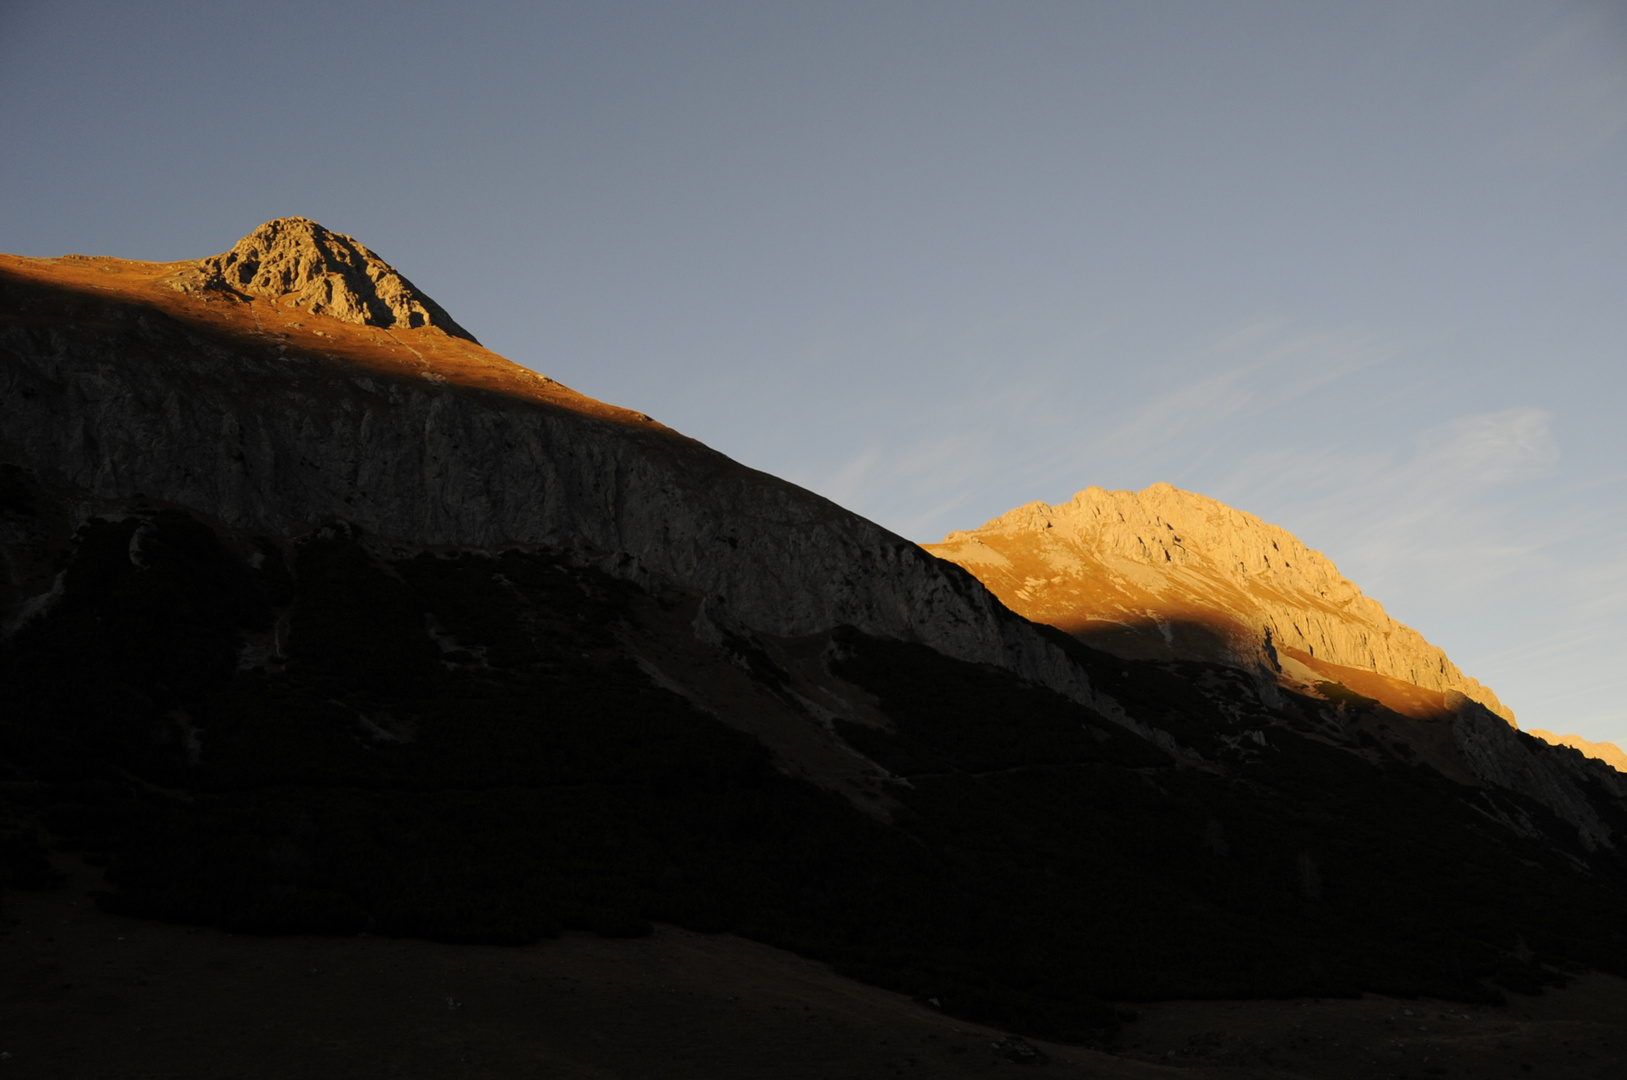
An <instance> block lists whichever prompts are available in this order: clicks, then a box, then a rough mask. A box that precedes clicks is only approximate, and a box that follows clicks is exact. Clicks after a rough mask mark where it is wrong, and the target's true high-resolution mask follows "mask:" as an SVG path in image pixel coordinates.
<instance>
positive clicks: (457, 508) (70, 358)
mask: <svg viewBox="0 0 1627 1080" xmlns="http://www.w3.org/2000/svg"><path fill="white" fill-rule="evenodd" d="M0 285H3V288H4V305H3V306H4V310H5V311H6V312H7V313H8V314H9V316H10V317H8V318H6V319H4V320H3V322H0V395H3V397H4V401H5V408H4V410H0V458H3V459H4V460H6V461H8V462H11V463H14V464H16V465H19V466H21V467H23V468H26V469H28V470H29V471H31V472H32V473H33V474H34V475H35V476H37V477H38V478H39V479H40V481H41V482H42V483H44V484H46V485H47V486H49V487H51V488H52V489H53V490H54V491H56V492H58V493H59V494H60V495H61V497H63V498H66V499H69V500H73V501H76V503H77V505H79V506H80V507H81V511H80V513H81V515H86V514H89V513H92V512H94V511H95V509H96V508H97V506H98V505H100V503H101V502H104V501H106V500H120V499H130V498H134V497H137V496H142V497H145V498H146V499H149V500H156V501H160V502H165V503H171V504H176V505H180V506H184V507H188V508H191V509H193V510H196V511H199V512H201V513H203V514H206V515H208V516H210V517H211V518H214V519H216V520H218V521H221V522H224V523H226V524H227V525H229V526H231V527H233V528H236V529H240V530H246V531H250V532H256V533H262V534H267V535H274V536H294V535H299V534H301V533H304V532H307V531H309V530H311V529H313V528H316V527H318V526H320V525H321V524H322V523H324V522H327V521H331V520H333V519H342V520H344V521H346V522H349V523H350V524H352V525H354V526H355V527H357V528H359V529H361V530H363V531H365V532H366V533H368V534H371V535H373V536H377V537H380V538H383V539H385V540H392V541H396V542H400V543H406V544H412V545H418V546H458V547H465V548H475V549H486V550H491V549H498V548H504V547H511V546H524V545H574V546H577V547H580V548H583V549H586V550H589V551H592V552H597V553H599V556H601V557H602V558H603V559H604V560H606V565H612V566H614V567H615V568H617V570H618V572H621V573H624V574H627V575H631V576H636V577H640V578H642V579H645V580H649V579H654V580H659V581H667V582H671V583H673V584H676V585H680V586H683V587H685V588H690V589H694V590H697V591H699V592H700V593H702V594H704V595H705V596H706V597H707V598H708V599H707V601H706V603H705V604H704V607H703V616H704V619H703V621H704V623H705V625H703V626H699V627H697V632H699V633H702V634H716V633H718V632H719V628H720V627H721V628H722V629H723V630H727V631H731V632H749V633H756V634H769V635H776V636H781V637H792V636H796V635H802V634H809V633H814V632H818V631H822V630H826V629H829V628H831V627H834V626H838V625H852V626H855V627H857V628H859V629H860V630H863V631H865V632H867V633H870V634H873V635H877V636H882V637H889V638H894V639H900V640H907V641H919V642H923V643H925V644H928V645H931V646H932V647H934V648H936V649H938V650H939V651H941V652H944V653H946V654H948V655H950V656H953V657H956V658H959V659H964V660H970V661H975V662H980V663H988V664H994V665H997V666H1000V667H1003V668H1006V669H1008V670H1011V671H1014V672H1016V673H1018V674H1019V675H1021V676H1023V677H1024V678H1026V679H1029V680H1032V681H1034V682H1037V683H1040V684H1042V685H1046V686H1050V687H1052V688H1054V689H1056V690H1058V691H1061V692H1063V693H1065V694H1067V695H1069V696H1070V697H1073V698H1075V699H1076V700H1080V701H1083V702H1087V703H1097V704H1100V705H1101V706H1102V707H1103V708H1106V709H1108V710H1109V711H1111V710H1112V706H1111V703H1110V702H1102V701H1099V699H1098V698H1097V697H1096V695H1094V694H1093V692H1092V689H1091V686H1090V684H1089V681H1088V678H1087V676H1086V675H1085V673H1084V672H1083V670H1082V669H1081V668H1080V667H1079V666H1078V665H1077V664H1075V663H1074V662H1073V661H1072V660H1070V659H1069V658H1068V656H1067V655H1066V653H1065V652H1064V651H1063V650H1062V649H1061V648H1059V647H1058V646H1057V645H1056V644H1054V643H1053V642H1051V641H1049V640H1047V639H1046V638H1045V637H1044V636H1043V634H1041V633H1040V632H1039V631H1038V630H1037V629H1036V628H1035V627H1033V626H1032V625H1030V624H1028V623H1026V622H1024V621H1023V620H1021V619H1019V618H1015V617H1013V616H1012V615H1011V613H1010V612H1009V611H1007V610H1006V609H1005V607H1004V606H1003V605H1002V604H1000V602H999V601H998V600H996V599H995V597H994V596H992V595H991V594H990V593H989V592H988V591H987V590H986V589H985V588H984V587H983V586H982V585H981V584H979V583H978V581H977V580H976V579H975V578H973V577H972V576H970V575H968V574H966V573H965V572H963V571H962V570H960V569H959V568H958V567H955V566H952V565H950V564H948V563H945V562H942V561H940V560H938V559H934V558H932V557H931V556H929V555H927V554H926V553H925V552H923V551H922V550H921V549H920V548H918V547H917V546H916V545H914V544H912V543H910V542H908V541H906V540H904V539H903V538H901V537H899V536H896V535H894V534H892V533H890V532H888V531H887V530H885V529H883V528H881V527H880V526H878V525H876V524H874V523H872V522H870V521H867V520H865V519H863V518H861V517H859V516H858V515H856V514H852V513H850V512H848V511H846V510H843V509H842V508H841V507H839V506H836V505H835V504H833V503H831V502H829V501H827V500H825V499H823V498H820V497H819V496H817V495H814V494H813V493H811V492H808V491H806V490H803V489H802V488H799V487H796V486H795V485H792V484H789V483H786V482H784V481H781V480H778V479H776V478H774V477H772V476H768V475H766V474H764V473H760V472H757V471H755V470H752V469H748V468H745V467H742V466H741V465H739V464H737V463H735V462H734V461H731V460H730V459H728V458H727V457H725V456H723V455H722V454H719V453H717V452H715V451H713V450H710V449H708V448H707V447H705V446H702V445H701V444H699V443H697V442H695V441H694V440H691V439H687V438H685V437H683V436H681V435H678V434H677V433H675V432H672V431H670V430H668V429H666V428H664V427H662V426H661V425H659V424H657V423H655V422H654V421H652V420H651V419H650V418H649V417H647V416H643V415H641V414H637V413H632V412H628V411H626V410H622V409H616V408H614V407H611V406H606V405H603V404H601V403H599V402H595V401H592V400H590V399H587V398H584V397H582V396H581V395H578V394H574V393H573V392H571V391H569V390H566V389H565V388H563V387H560V386H559V385H558V384H557V383H554V382H552V380H549V379H546V378H544V377H541V376H537V375H535V374H534V373H532V372H529V371H527V370H526V369H523V368H520V367H519V366H518V365H515V364H512V363H510V362H509V361H506V360H504V359H502V358H501V357H498V356H495V355H494V354H491V353H488V352H486V351H485V350H484V349H482V348H480V347H479V346H478V345H477V344H475V343H474V340H473V338H471V337H469V336H468V335H467V334H466V333H463V332H462V331H461V330H460V329H458V328H457V326H456V324H455V323H452V322H451V321H450V319H446V318H445V317H444V313H443V312H441V311H440V309H439V307H438V306H436V305H435V304H434V303H433V301H430V300H429V299H428V298H427V297H424V296H422V295H421V294H418V293H417V292H416V291H414V290H412V288H411V286H410V285H408V284H407V283H406V281H405V279H404V278H401V277H400V275H398V274H396V273H395V271H394V270H392V269H391V268H389V267H388V266H386V265H384V264H383V263H382V262H379V261H378V260H377V258H376V257H375V256H373V255H372V254H371V253H369V252H367V250H366V249H365V248H363V247H361V245H359V244H356V243H355V242H354V241H351V240H349V238H345V237H336V236H335V234H332V233H328V232H327V231H326V230H323V229H322V228H321V227H320V226H318V225H316V224H315V223H313V222H309V221H306V220H305V219H299V218H295V219H284V220H281V221H276V222H271V223H270V224H268V225H266V226H263V227H262V228H260V229H258V230H256V232H255V233H254V234H252V235H251V236H249V237H246V238H245V239H244V240H243V241H242V242H241V243H239V244H238V245H237V246H236V247H235V248H234V249H233V250H232V251H231V252H228V253H227V254H226V255H223V256H218V257H216V258H214V259H206V260H204V261H203V262H202V263H200V264H196V265H194V266H189V267H182V268H180V269H177V268H176V267H175V266H174V265H160V264H140V263H127V262H121V261H119V260H105V259H102V260H98V259H83V258H78V257H67V258H65V259H62V260H34V259H17V258H7V259H4V260H0ZM222 296H226V297H231V298H232V299H231V300H230V302H226V303H222V302H220V300H221V298H222ZM294 316H300V317H301V318H303V319H306V320H308V322H303V321H296V320H295V319H294V318H293V317H294ZM341 320H342V321H341ZM437 320H440V321H439V322H437ZM442 331H444V332H442ZM448 335H455V336H448ZM155 448H162V452H155ZM44 585H48V582H47V583H35V588H36V589H37V590H38V591H40V592H43V591H44V587H43V586H44ZM22 591H23V592H26V591H27V590H22ZM21 602H22V603H27V602H29V600H28V598H27V597H26V596H24V597H23V598H22V600H21Z"/></svg>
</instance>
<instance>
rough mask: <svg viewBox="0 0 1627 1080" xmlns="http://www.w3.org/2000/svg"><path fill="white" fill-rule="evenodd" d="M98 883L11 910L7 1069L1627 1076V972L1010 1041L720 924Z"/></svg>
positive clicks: (1184, 1016)
mask: <svg viewBox="0 0 1627 1080" xmlns="http://www.w3.org/2000/svg"><path fill="white" fill-rule="evenodd" d="M99 876H100V875H99V873H98V872H97V871H94V870H92V869H90V868H88V867H80V868H78V869H76V871H75V873H74V876H73V880H72V881H71V882H69V883H68V884H67V885H65V886H64V887H60V888H56V889H51V890H46V891H42V892H30V893H19V892H8V893H7V894H6V896H5V907H4V911H3V913H0V921H3V926H0V1051H3V1053H4V1054H5V1055H7V1056H5V1057H0V1080H10V1078H13V1077H15V1078H24V1077H75V1078H80V1077H83V1078H101V1077H107V1078H124V1077H131V1078H134V1077H163V1078H172V1077H173V1078H178V1080H180V1078H193V1077H197V1078H204V1077H207V1078H210V1080H225V1078H244V1080H247V1078H257V1077H278V1078H285V1077H333V1078H339V1077H392V1078H394V1077H400V1078H408V1077H426V1078H427V1077H433V1078H436V1080H451V1078H461V1077H468V1078H475V1077H561V1078H575V1077H583V1078H587V1077H594V1078H600V1077H629V1078H631V1077H673V1078H686V1077H766V1076H774V1077H787V1078H802V1077H806V1078H810V1080H812V1078H855V1080H858V1078H872V1077H875V1078H893V1077H902V1076H920V1077H961V1076H989V1075H1007V1074H1012V1073H1013V1072H1014V1070H1018V1069H1019V1068H1021V1067H1024V1066H1026V1067H1028V1068H1031V1069H1034V1070H1036V1071H1042V1072H1049V1073H1057V1074H1063V1075H1078V1076H1083V1077H1101V1078H1112V1080H1118V1078H1124V1080H1130V1078H1148V1077H1191V1078H1194V1080H1196V1078H1206V1077H1215V1078H1221V1077H1236V1078H1256V1077H1258V1078H1267V1077H1280V1078H1290V1077H1304V1078H1330V1080H1343V1078H1347V1077H1348V1078H1366V1077H1430V1076H1448V1077H1505V1076H1506V1077H1542V1076H1562V1077H1578V1078H1594V1077H1596V1078H1600V1080H1606V1078H1609V1080H1617V1078H1619V1077H1621V1076H1623V1075H1627V980H1623V979H1619V978H1614V977H1610V976H1605V975H1590V974H1584V975H1580V976H1579V977H1578V978H1576V979H1575V980H1574V981H1573V983H1572V984H1571V986H1570V987H1568V988H1567V989H1565V990H1562V991H1550V992H1548V993H1547V994H1545V995H1543V996H1540V997H1524V996H1519V995H1515V996H1513V998H1512V999H1511V1001H1510V1003H1509V1005H1508V1006H1506V1007H1485V1006H1462V1005H1457V1004H1453V1003H1443V1002H1437V1001H1430V1000H1412V1001H1403V1000H1397V999H1393V998H1383V997H1376V996H1372V995H1369V996H1366V997H1364V998H1361V999H1359V1000H1326V999H1315V1000H1306V999H1300V1000H1291V1001H1249V1002H1192V1001H1177V1002H1166V1003H1160V1004H1154V1005H1139V1006H1136V1008H1137V1011H1138V1012H1139V1013H1140V1019H1139V1020H1137V1021H1136V1022H1134V1023H1132V1024H1130V1025H1128V1027H1127V1028H1126V1029H1125V1033H1124V1042H1123V1045H1122V1047H1121V1048H1120V1050H1119V1051H1118V1052H1117V1053H1113V1054H1109V1053H1103V1052H1100V1051H1096V1050H1091V1049H1085V1048H1080V1047H1069V1046H1059V1045H1054V1044H1051V1043H1046V1042H1043V1041H1040V1040H1027V1041H1026V1042H1024V1041H1020V1040H1015V1039H1013V1038H1011V1037H1010V1036H1009V1035H1008V1034H1007V1033H1006V1032H1002V1031H998V1030H992V1029H989V1028H987V1027H983V1026H978V1025H969V1024H965V1023H963V1022H959V1021H956V1020H953V1019H951V1018H949V1017H946V1016H943V1015H942V1014H939V1013H937V1012H935V1011H934V1010H933V1009H932V1008H931V1007H930V1006H927V1005H923V1004H919V1003H917V1002H915V1001H912V1000H910V999H908V998H906V997H902V996H900V995H897V994H890V993H888V992H886V991H883V990H878V989H875V988H873V987H869V986H865V985H862V984H859V983H855V982H853V981H851V980H848V979H844V978H842V977H840V976H838V975H836V974H834V973H833V972H831V971H830V969H829V968H827V967H826V966H825V965H823V964H819V963H815V962H812V961H809V960H804V959H801V958H799V957H796V956H793V955H791V954H788V953H785V952H782V951H779V950H776V949H771V948H768V947H767V946H763V945H759V944H756V943H754V942H750V941H746V940H744V939H741V938H738V937H734V936H732V935H727V934H720V935H705V934H696V933H691V932H688V931H684V930H678V929H674V928H671V927H658V928H657V930H656V932H655V934H654V935H653V936H651V937H648V938H641V939H634V940H606V939H602V938H596V937H592V936H589V935H585V934H569V935H566V936H565V937H563V938H560V939H558V940H552V941H544V942H542V943H540V944H538V945H534V946H529V947H523V948H501V947H484V946H460V945H440V944H435V943H431V942H424V941H411V940H396V939H389V938H376V937H367V936H362V937H351V938H337V937H326V938H324V937H284V938H261V937H244V936H235V935H231V934H226V933H223V932H220V931H216V930H207V929H190V928H186V927H178V926H169V925H164V924H158V923H150V922H143V921H138V920H133V919H126V918H121V917H118V916H113V915H108V914H104V913H102V912H100V911H98V910H97V909H96V908H95V906H94V905H93V904H92V903H91V901H90V900H89V899H87V897H86V893H87V891H89V890H93V889H95V888H96V887H97V886H98V885H99V880H98V879H99ZM1030 1050H1031V1051H1033V1053H1032V1054H1031V1053H1029V1052H1028V1051H1030Z"/></svg>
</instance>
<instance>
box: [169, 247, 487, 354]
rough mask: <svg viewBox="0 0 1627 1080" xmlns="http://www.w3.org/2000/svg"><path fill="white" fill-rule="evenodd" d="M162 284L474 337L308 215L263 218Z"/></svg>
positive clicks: (398, 277)
mask: <svg viewBox="0 0 1627 1080" xmlns="http://www.w3.org/2000/svg"><path fill="white" fill-rule="evenodd" d="M167 283H168V285H169V286H170V288H172V289H174V290H175V291H176V292H180V293H187V294H196V293H209V292H217V293H227V294H233V293H235V294H240V295H244V296H259V297H265V298H267V299H270V300H273V301H276V302H278V303H279V304H281V305H282V306H284V307H298V308H304V309H305V310H307V311H309V312H310V313H311V314H313V315H327V316H330V317H332V318H335V319H340V320H342V321H344V322H348V323H357V324H360V325H364V326H377V327H382V328H385V329H394V328H398V327H399V328H402V329H417V328H420V327H426V326H428V327H434V328H436V329H439V330H441V331H444V332H445V333H447V334H450V335H451V336H453V337H460V338H463V339H464V340H466V341H474V340H475V337H474V335H473V334H471V333H469V331H467V330H465V329H464V328H463V327H461V326H459V325H458V324H457V323H456V322H455V321H453V319H452V316H450V315H448V314H447V313H446V309H444V308H442V307H441V306H440V305H439V304H437V303H436V302H435V301H433V300H431V299H430V298H429V297H428V296H425V295H424V294H423V293H422V292H420V291H419V290H418V289H417V287H416V286H414V285H413V283H412V282H410V281H408V280H407V279H406V278H404V277H402V276H401V274H400V273H398V272H397V271H396V269H395V268H394V267H392V266H391V265H390V264H388V263H386V262H385V261H384V260H383V259H381V258H379V257H378V256H377V255H375V254H373V253H372V252H371V251H369V250H368V249H367V248H366V247H364V246H363V245H362V244H361V243H360V242H358V241H357V240H355V239H354V238H352V237H349V236H346V235H344V234H343V233H336V232H332V231H331V230H328V229H325V228H323V227H322V226H321V225H319V224H317V223H316V222H314V221H312V220H311V219H310V218H303V217H285V218H277V219H276V220H274V221H268V222H266V223H265V224H264V225H261V226H260V227H259V228H258V229H255V230H254V231H253V232H251V233H249V234H248V235H247V236H245V237H243V239H241V240H239V241H238V242H237V244H236V246H234V247H233V248H232V249H231V250H230V251H228V252H225V253H224V254H221V255H211V256H210V257H208V258H206V259H199V260H198V261H197V262H196V263H194V264H192V265H191V266H188V267H185V268H183V269H181V270H179V271H177V272H176V273H174V274H172V275H171V276H170V277H169V278H168V279H167ZM475 343H476V344H479V342H475Z"/></svg>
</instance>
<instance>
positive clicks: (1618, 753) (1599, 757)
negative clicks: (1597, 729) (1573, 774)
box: [1527, 728, 1627, 773]
mask: <svg viewBox="0 0 1627 1080" xmlns="http://www.w3.org/2000/svg"><path fill="white" fill-rule="evenodd" d="M1527 734H1530V735H1535V736H1536V737H1537V738H1539V739H1541V740H1542V741H1543V742H1546V743H1553V744H1554V745H1555V746H1568V747H1570V748H1571V749H1572V750H1580V751H1581V752H1582V753H1583V754H1585V755H1587V756H1588V757H1590V758H1593V759H1594V760H1595V761H1602V762H1604V763H1605V764H1606V765H1608V766H1610V767H1611V768H1612V769H1615V770H1616V771H1617V772H1623V773H1627V753H1623V752H1622V749H1621V747H1619V746H1617V745H1616V744H1615V743H1608V742H1589V741H1588V740H1586V739H1584V738H1582V737H1581V736H1580V735H1555V734H1554V733H1553V732H1551V731H1543V730H1542V729H1540V728H1532V729H1531V731H1529V732H1528V733H1527Z"/></svg>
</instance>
